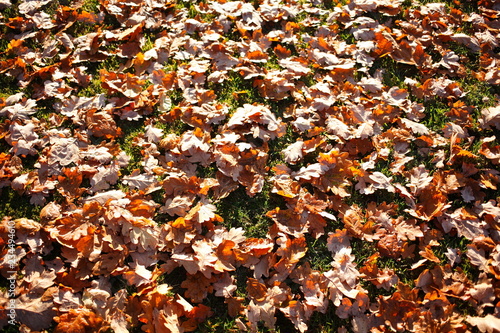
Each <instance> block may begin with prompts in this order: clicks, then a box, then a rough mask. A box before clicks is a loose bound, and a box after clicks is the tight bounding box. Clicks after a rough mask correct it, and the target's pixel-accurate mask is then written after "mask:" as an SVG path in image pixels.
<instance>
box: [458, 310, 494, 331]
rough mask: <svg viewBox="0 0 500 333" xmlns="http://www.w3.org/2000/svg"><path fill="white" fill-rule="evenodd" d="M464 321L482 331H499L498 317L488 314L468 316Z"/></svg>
mask: <svg viewBox="0 0 500 333" xmlns="http://www.w3.org/2000/svg"><path fill="white" fill-rule="evenodd" d="M466 321H467V322H468V323H469V324H471V325H473V326H476V327H477V328H478V329H479V330H480V331H481V332H483V333H485V332H486V333H498V332H500V318H498V317H495V316H494V315H491V314H488V315H486V316H485V317H472V316H468V317H467V319H466Z"/></svg>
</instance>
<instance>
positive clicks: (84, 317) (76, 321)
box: [54, 308, 103, 333]
mask: <svg viewBox="0 0 500 333" xmlns="http://www.w3.org/2000/svg"><path fill="white" fill-rule="evenodd" d="M54 320H55V322H56V323H57V326H56V328H55V329H54V333H92V332H97V331H99V329H100V328H101V326H102V325H103V319H102V318H101V317H98V316H96V314H95V313H94V312H93V311H91V310H89V309H85V308H80V309H70V310H69V312H67V313H64V314H62V315H60V316H58V317H55V318H54Z"/></svg>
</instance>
